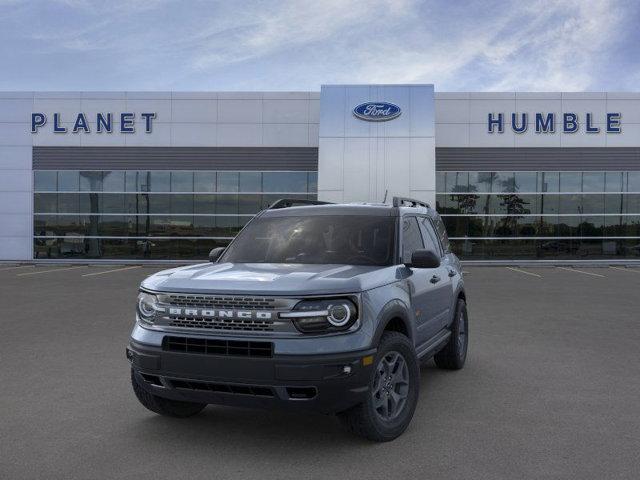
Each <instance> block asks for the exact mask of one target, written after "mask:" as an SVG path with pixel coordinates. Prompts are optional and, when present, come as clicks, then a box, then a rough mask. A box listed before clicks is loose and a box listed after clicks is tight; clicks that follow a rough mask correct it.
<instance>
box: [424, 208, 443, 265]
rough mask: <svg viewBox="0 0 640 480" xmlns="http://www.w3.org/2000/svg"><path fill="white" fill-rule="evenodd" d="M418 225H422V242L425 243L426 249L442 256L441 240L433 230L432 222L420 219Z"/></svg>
mask: <svg viewBox="0 0 640 480" xmlns="http://www.w3.org/2000/svg"><path fill="white" fill-rule="evenodd" d="M418 224H419V225H420V230H421V231H422V241H423V242H424V248H426V249H427V250H431V251H432V252H434V253H436V254H437V255H440V256H442V254H443V251H442V248H441V247H440V240H438V237H437V235H436V232H435V230H434V229H433V225H432V224H431V220H429V219H428V218H426V217H420V219H419V221H418Z"/></svg>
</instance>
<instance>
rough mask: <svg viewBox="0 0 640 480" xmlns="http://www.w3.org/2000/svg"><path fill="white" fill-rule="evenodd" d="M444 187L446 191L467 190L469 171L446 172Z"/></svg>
mask: <svg viewBox="0 0 640 480" xmlns="http://www.w3.org/2000/svg"><path fill="white" fill-rule="evenodd" d="M445 188H446V191H447V192H467V191H469V173H468V172H447V174H446V186H445Z"/></svg>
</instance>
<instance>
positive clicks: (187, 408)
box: [131, 369, 207, 418]
mask: <svg viewBox="0 0 640 480" xmlns="http://www.w3.org/2000/svg"><path fill="white" fill-rule="evenodd" d="M131 385H132V386H133V392H134V393H135V394H136V398H137V399H138V400H139V401H140V403H141V404H142V405H143V406H145V407H146V408H147V409H149V410H151V411H152V412H154V413H157V414H158V415H164V416H167V417H178V418H185V417H191V416H193V415H196V414H197V413H200V412H201V411H202V410H203V409H204V407H206V406H207V405H206V404H205V403H193V402H181V401H178V400H169V399H168V398H162V397H159V396H157V395H153V394H152V393H149V392H147V391H146V390H145V389H144V388H142V387H141V386H140V384H139V383H138V379H137V378H136V372H134V371H133V369H131Z"/></svg>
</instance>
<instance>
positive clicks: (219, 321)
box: [168, 315, 273, 332]
mask: <svg viewBox="0 0 640 480" xmlns="http://www.w3.org/2000/svg"><path fill="white" fill-rule="evenodd" d="M168 318H169V325H170V326H172V327H183V328H205V329H209V330H235V331H243V332H272V331H273V320H257V319H252V320H247V319H232V318H206V317H180V316H176V315H169V316H168Z"/></svg>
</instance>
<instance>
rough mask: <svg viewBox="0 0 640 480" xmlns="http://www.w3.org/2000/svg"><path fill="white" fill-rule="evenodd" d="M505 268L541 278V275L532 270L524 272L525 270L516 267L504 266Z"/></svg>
mask: <svg viewBox="0 0 640 480" xmlns="http://www.w3.org/2000/svg"><path fill="white" fill-rule="evenodd" d="M506 269H507V270H511V271H514V272H520V273H524V274H525V275H531V276H532V277H538V278H542V275H538V274H537V273H533V272H526V271H524V270H520V269H519V268H516V267H506Z"/></svg>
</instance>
